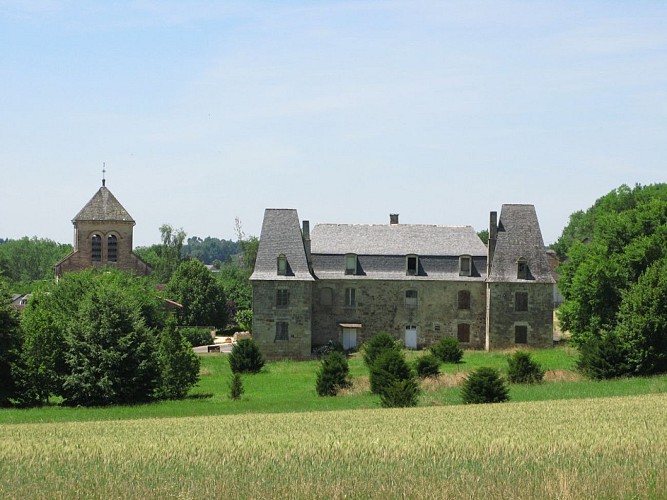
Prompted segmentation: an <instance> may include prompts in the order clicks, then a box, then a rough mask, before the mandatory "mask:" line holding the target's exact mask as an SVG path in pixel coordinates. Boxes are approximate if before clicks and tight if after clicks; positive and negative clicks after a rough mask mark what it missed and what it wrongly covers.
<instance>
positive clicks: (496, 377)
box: [461, 366, 509, 404]
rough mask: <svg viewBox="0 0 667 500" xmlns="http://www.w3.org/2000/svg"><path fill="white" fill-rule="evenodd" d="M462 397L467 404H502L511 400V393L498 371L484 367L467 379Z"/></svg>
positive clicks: (462, 389)
mask: <svg viewBox="0 0 667 500" xmlns="http://www.w3.org/2000/svg"><path fill="white" fill-rule="evenodd" d="M461 397H462V399H463V402H464V403H465V404H477V403H501V402H503V401H507V400H509V392H508V390H507V386H506V385H505V381H504V380H503V379H502V378H501V377H500V373H499V372H498V370H496V369H495V368H489V367H486V366H482V367H481V368H478V369H477V370H474V371H473V372H471V373H470V375H468V377H467V378H466V379H465V381H464V382H463V387H462V388H461Z"/></svg>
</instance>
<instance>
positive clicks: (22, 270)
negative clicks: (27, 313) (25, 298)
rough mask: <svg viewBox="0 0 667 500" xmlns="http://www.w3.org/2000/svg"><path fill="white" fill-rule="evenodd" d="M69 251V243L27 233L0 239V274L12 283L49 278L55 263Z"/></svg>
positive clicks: (51, 275)
mask: <svg viewBox="0 0 667 500" xmlns="http://www.w3.org/2000/svg"><path fill="white" fill-rule="evenodd" d="M71 251H72V245H67V244H63V243H56V242H55V241H52V240H49V239H45V238H37V237H36V236H34V237H32V238H28V237H27V236H25V237H23V238H21V239H19V240H9V239H6V240H0V276H2V277H4V278H5V279H7V280H9V281H10V282H11V283H13V284H24V286H25V284H27V283H30V282H32V281H39V280H45V279H52V278H53V276H54V274H53V273H54V270H53V268H54V266H55V264H56V262H58V261H59V260H60V259H62V258H63V257H65V256H66V255H67V254H69V253H70V252H71Z"/></svg>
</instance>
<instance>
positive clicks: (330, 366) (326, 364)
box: [315, 351, 352, 396]
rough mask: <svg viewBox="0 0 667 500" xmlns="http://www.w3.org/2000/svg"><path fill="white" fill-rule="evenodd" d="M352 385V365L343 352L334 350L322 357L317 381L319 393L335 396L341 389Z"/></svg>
mask: <svg viewBox="0 0 667 500" xmlns="http://www.w3.org/2000/svg"><path fill="white" fill-rule="evenodd" d="M351 385H352V382H351V381H350V367H349V365H348V363H347V358H346V357H345V355H344V354H343V353H340V352H337V351H334V352H332V353H329V354H328V355H326V356H325V357H324V358H322V363H321V364H320V368H319V370H318V371H317V380H316V383H315V389H316V390H317V394H318V395H320V396H335V395H336V394H338V391H339V390H341V389H345V388H347V387H350V386H351Z"/></svg>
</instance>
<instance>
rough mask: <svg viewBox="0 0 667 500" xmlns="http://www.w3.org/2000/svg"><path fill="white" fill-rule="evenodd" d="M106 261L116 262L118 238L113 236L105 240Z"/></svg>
mask: <svg viewBox="0 0 667 500" xmlns="http://www.w3.org/2000/svg"><path fill="white" fill-rule="evenodd" d="M107 260H108V261H109V262H118V238H117V237H116V236H115V235H113V234H110V235H109V237H108V238H107Z"/></svg>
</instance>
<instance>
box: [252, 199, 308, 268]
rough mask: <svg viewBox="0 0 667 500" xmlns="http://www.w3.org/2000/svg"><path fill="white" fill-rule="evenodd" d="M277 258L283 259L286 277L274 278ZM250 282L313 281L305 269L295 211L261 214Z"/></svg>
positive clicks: (280, 210)
mask: <svg viewBox="0 0 667 500" xmlns="http://www.w3.org/2000/svg"><path fill="white" fill-rule="evenodd" d="M281 254H283V255H285V257H286V258H287V265H288V270H289V272H288V274H287V275H286V276H280V275H278V271H277V269H278V266H277V262H278V256H279V255H281ZM250 279H251V280H277V281H280V280H293V279H298V280H306V281H314V278H313V276H312V275H311V274H310V270H309V269H308V261H307V260H306V250H305V248H304V245H303V239H302V236H301V227H300V224H299V215H298V214H297V211H296V210H294V209H282V208H280V209H278V208H267V209H266V210H265V211H264V222H263V223H262V233H261V235H260V237H259V248H258V250H257V260H256V262H255V270H254V272H253V273H252V276H250Z"/></svg>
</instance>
